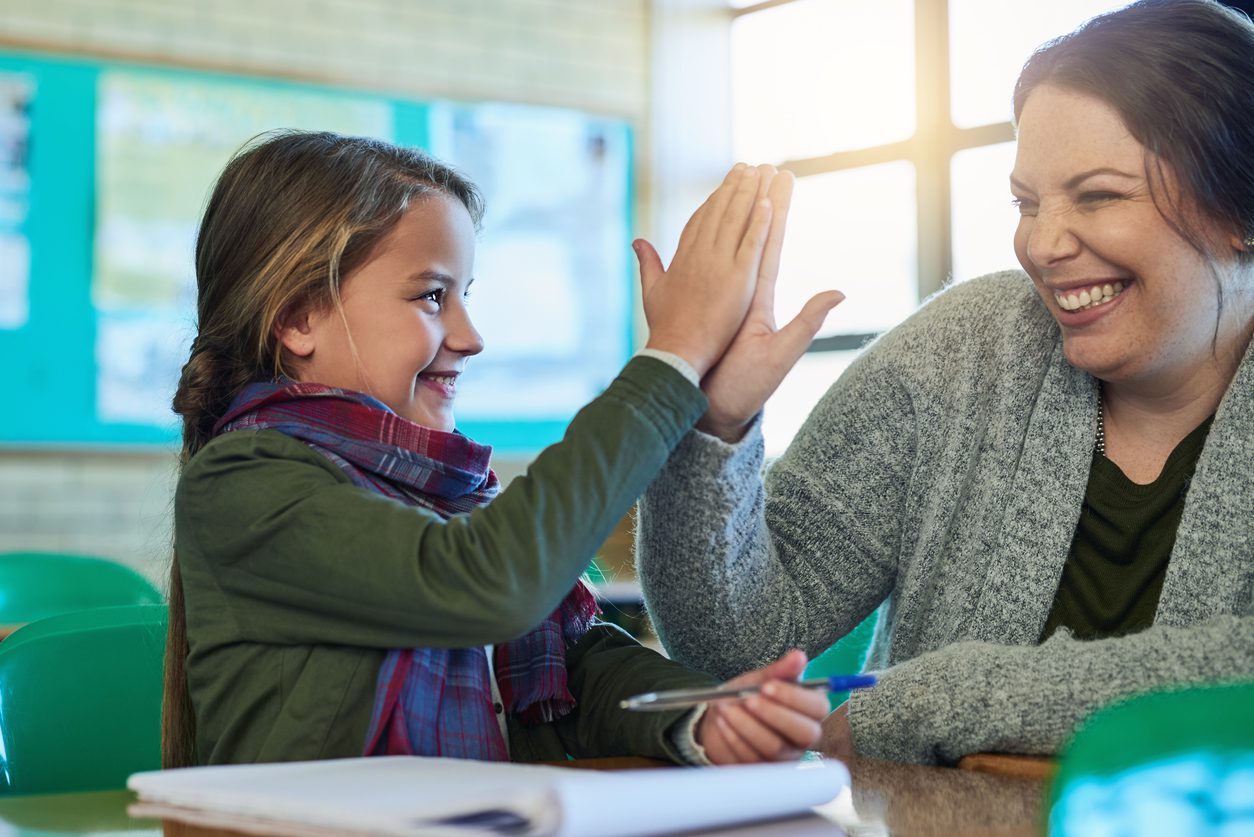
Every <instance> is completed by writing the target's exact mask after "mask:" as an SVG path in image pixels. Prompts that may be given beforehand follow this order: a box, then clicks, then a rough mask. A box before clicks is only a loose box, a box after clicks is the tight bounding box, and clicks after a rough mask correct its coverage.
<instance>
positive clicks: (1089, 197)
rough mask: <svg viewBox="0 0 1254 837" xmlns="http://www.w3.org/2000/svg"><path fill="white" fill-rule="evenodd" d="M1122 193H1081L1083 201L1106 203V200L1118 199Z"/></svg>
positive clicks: (1081, 200)
mask: <svg viewBox="0 0 1254 837" xmlns="http://www.w3.org/2000/svg"><path fill="white" fill-rule="evenodd" d="M1120 197H1122V195H1118V194H1115V193H1114V192H1084V193H1083V194H1081V195H1080V202H1081V203H1105V202H1106V201H1113V200H1118V199H1119V198H1120Z"/></svg>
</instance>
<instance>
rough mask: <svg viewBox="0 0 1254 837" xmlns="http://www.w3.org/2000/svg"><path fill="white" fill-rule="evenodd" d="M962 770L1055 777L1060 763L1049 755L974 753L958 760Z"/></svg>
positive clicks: (996, 774)
mask: <svg viewBox="0 0 1254 837" xmlns="http://www.w3.org/2000/svg"><path fill="white" fill-rule="evenodd" d="M958 768H959V769H960V770H974V771H975V772H977V773H992V774H993V775H995V776H1013V777H1015V778H1018V779H1040V780H1047V779H1052V778H1054V773H1055V772H1057V770H1058V763H1057V762H1056V761H1054V760H1053V759H1052V758H1049V757H1048V756H1018V755H1011V754H1009V753H972V754H971V755H969V756H963V757H962V758H961V759H959V761H958Z"/></svg>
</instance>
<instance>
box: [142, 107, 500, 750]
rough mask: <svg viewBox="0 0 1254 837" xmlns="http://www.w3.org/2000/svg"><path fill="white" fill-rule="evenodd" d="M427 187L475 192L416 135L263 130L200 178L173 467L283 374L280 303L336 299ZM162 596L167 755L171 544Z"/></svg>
mask: <svg viewBox="0 0 1254 837" xmlns="http://www.w3.org/2000/svg"><path fill="white" fill-rule="evenodd" d="M439 195H445V196H449V197H452V198H455V199H456V200H458V201H459V202H461V204H462V205H463V206H465V207H466V209H467V211H468V212H469V213H470V216H471V218H472V219H473V221H474V223H475V225H476V226H478V224H479V222H480V219H481V218H482V215H483V202H482V199H481V198H480V196H479V193H478V191H477V190H476V189H475V187H474V185H473V184H472V183H470V182H469V181H468V180H466V179H465V178H464V177H462V176H461V175H460V174H458V173H457V172H456V171H455V170H454V169H452V168H451V167H449V166H447V165H445V164H443V163H441V162H440V161H438V160H436V159H435V158H433V157H431V156H430V155H428V154H426V153H424V152H422V151H419V150H417V149H413V148H403V147H399V146H396V145H392V144H390V143H386V142H383V141H380V140H375V139H369V138H365V137H350V136H343V135H340V134H333V133H327V132H306V131H276V132H270V133H266V134H262V135H260V136H258V137H255V138H254V139H253V140H251V141H250V142H249V143H247V144H246V145H245V146H244V147H243V148H242V149H241V150H240V151H239V152H237V153H236V154H235V156H234V157H233V158H232V159H231V161H230V162H229V163H227V165H226V168H225V169H224V170H223V172H222V174H221V176H220V177H219V178H218V181H217V184H216V185H215V186H214V189H213V193H212V195H211V196H210V198H209V203H208V206H207V207H206V209H205V214H204V217H203V219H202V220H201V224H200V232H199V235H198V236H197V240H196V314H197V334H196V338H195V339H194V340H193V341H192V347H191V353H190V356H189V357H188V360H187V363H186V364H185V365H184V366H183V372H182V376H181V377H180V379H179V385H178V391H177V392H176V393H175V396H174V411H175V412H176V413H178V414H179V415H180V416H182V418H183V450H182V454H181V456H180V459H179V467H180V470H181V469H182V468H183V467H184V466H185V465H186V464H187V462H188V461H190V460H191V458H192V457H193V456H195V455H196V453H197V452H198V451H199V450H200V449H201V448H202V447H204V446H205V444H206V443H207V442H208V441H209V439H210V438H211V437H212V435H213V427H214V425H215V424H216V423H217V421H218V419H219V418H221V417H222V415H223V414H224V413H225V411H226V409H227V407H229V406H230V404H231V401H232V400H233V399H234V398H235V396H236V395H237V394H238V393H239V391H240V390H241V389H242V388H243V387H244V386H245V385H246V384H248V383H249V382H251V381H255V380H269V379H273V378H275V377H276V376H279V375H282V374H285V369H284V363H285V358H284V356H283V351H282V347H281V346H280V344H279V342H278V339H277V337H276V335H275V323H276V321H277V320H278V319H279V317H280V315H281V314H282V313H283V312H285V311H298V310H302V309H311V308H312V309H319V308H321V309H323V310H325V307H326V306H333V307H336V308H338V307H339V305H340V289H341V284H342V277H345V276H349V275H351V274H352V273H353V271H354V270H356V269H357V268H358V267H360V266H361V265H362V264H363V263H364V262H365V261H366V260H367V259H368V258H369V257H370V254H371V252H372V250H373V248H374V247H375V246H376V245H377V244H378V242H379V241H380V240H381V239H382V238H383V237H384V236H386V235H387V234H388V233H389V232H390V231H391V230H392V229H393V227H395V225H396V223H397V221H398V220H399V219H400V217H401V215H402V214H403V213H404V211H405V210H406V208H408V207H409V206H410V205H411V204H413V203H415V202H417V201H421V200H425V199H428V198H431V197H434V196H439ZM176 545H177V536H176ZM169 601H170V622H169V633H168V635H167V640H166V651H165V693H164V697H163V702H162V703H163V705H162V719H161V749H162V754H161V755H162V765H163V766H164V767H167V768H169V767H184V766H188V765H192V764H195V763H196V762H197V753H196V720H195V713H194V710H193V707H192V704H191V696H190V693H189V691H188V684H187V655H188V650H189V648H188V639H187V614H186V609H185V606H184V601H183V583H182V578H181V575H180V571H179V560H178V553H177V549H176V550H175V551H173V552H172V556H171V562H170V591H169Z"/></svg>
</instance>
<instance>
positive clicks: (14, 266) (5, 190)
mask: <svg viewBox="0 0 1254 837" xmlns="http://www.w3.org/2000/svg"><path fill="white" fill-rule="evenodd" d="M34 98H35V81H34V79H32V78H31V77H30V76H28V75H26V74H24V73H6V72H0V329H18V328H21V327H23V326H24V325H26V321H27V318H28V317H29V316H30V239H29V238H28V236H27V232H26V220H27V216H28V215H29V214H30V194H31V178H30V111H31V106H32V104H33V102H34Z"/></svg>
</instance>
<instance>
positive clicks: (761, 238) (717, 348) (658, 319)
mask: <svg viewBox="0 0 1254 837" xmlns="http://www.w3.org/2000/svg"><path fill="white" fill-rule="evenodd" d="M763 179H764V173H763V172H761V171H759V169H758V168H755V167H753V166H746V165H744V164H738V165H737V166H736V167H735V168H733V169H732V170H731V171H730V172H728V174H727V177H726V178H725V179H724V180H723V183H722V185H721V186H719V187H718V189H716V190H715V191H714V193H713V194H712V195H710V197H709V198H708V199H707V200H706V202H705V203H704V204H702V205H701V207H700V208H698V209H697V211H696V212H695V213H693V215H692V218H691V219H689V221H688V224H687V225H686V226H685V227H684V231H683V233H682V234H681V235H680V237H679V246H678V248H677V249H676V252H675V258H674V259H672V260H671V264H670V267H669V268H667V269H663V267H662V261H661V259H659V258H658V255H657V251H656V250H654V249H653V247H652V245H650V244H649V243H648V242H647V241H644V240H638V241H636V242H634V244H633V249H635V251H636V257H637V258H638V259H639V262H640V284H641V289H642V300H643V303H644V316H645V319H646V320H647V321H648V324H649V340H648V343H647V344H646V346H647V347H648V348H651V349H660V350H662V351H667V352H671V353H673V354H676V355H679V356H680V357H682V358H683V359H684V360H686V361H687V362H688V363H689V364H691V365H692V367H693V369H695V370H696V371H697V374H698V375H700V376H704V375H705V373H706V372H708V371H709V370H710V367H712V366H713V365H714V364H715V363H716V362H717V361H718V359H719V358H720V357H722V356H723V352H724V350H726V348H727V345H728V343H730V342H731V339H732V337H733V336H734V335H735V334H736V332H737V331H738V330H739V329H740V328H741V326H742V324H743V323H744V321H745V313H746V312H747V311H748V309H749V303H750V301H751V300H752V299H753V296H754V289H755V287H756V285H757V282H758V276H759V274H760V272H761V262H762V253H763V250H764V248H765V246H766V241H767V235H768V232H769V231H770V229H771V219H772V217H774V216H778V215H780V214H782V213H786V212H787V207H786V206H785V207H784V208H783V210H779V209H778V208H774V209H773V208H772V205H771V203H770V200H769V199H768V198H767V196H766V194H767V193H766V191H765V190H764V189H763V188H761V183H762V181H763Z"/></svg>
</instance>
